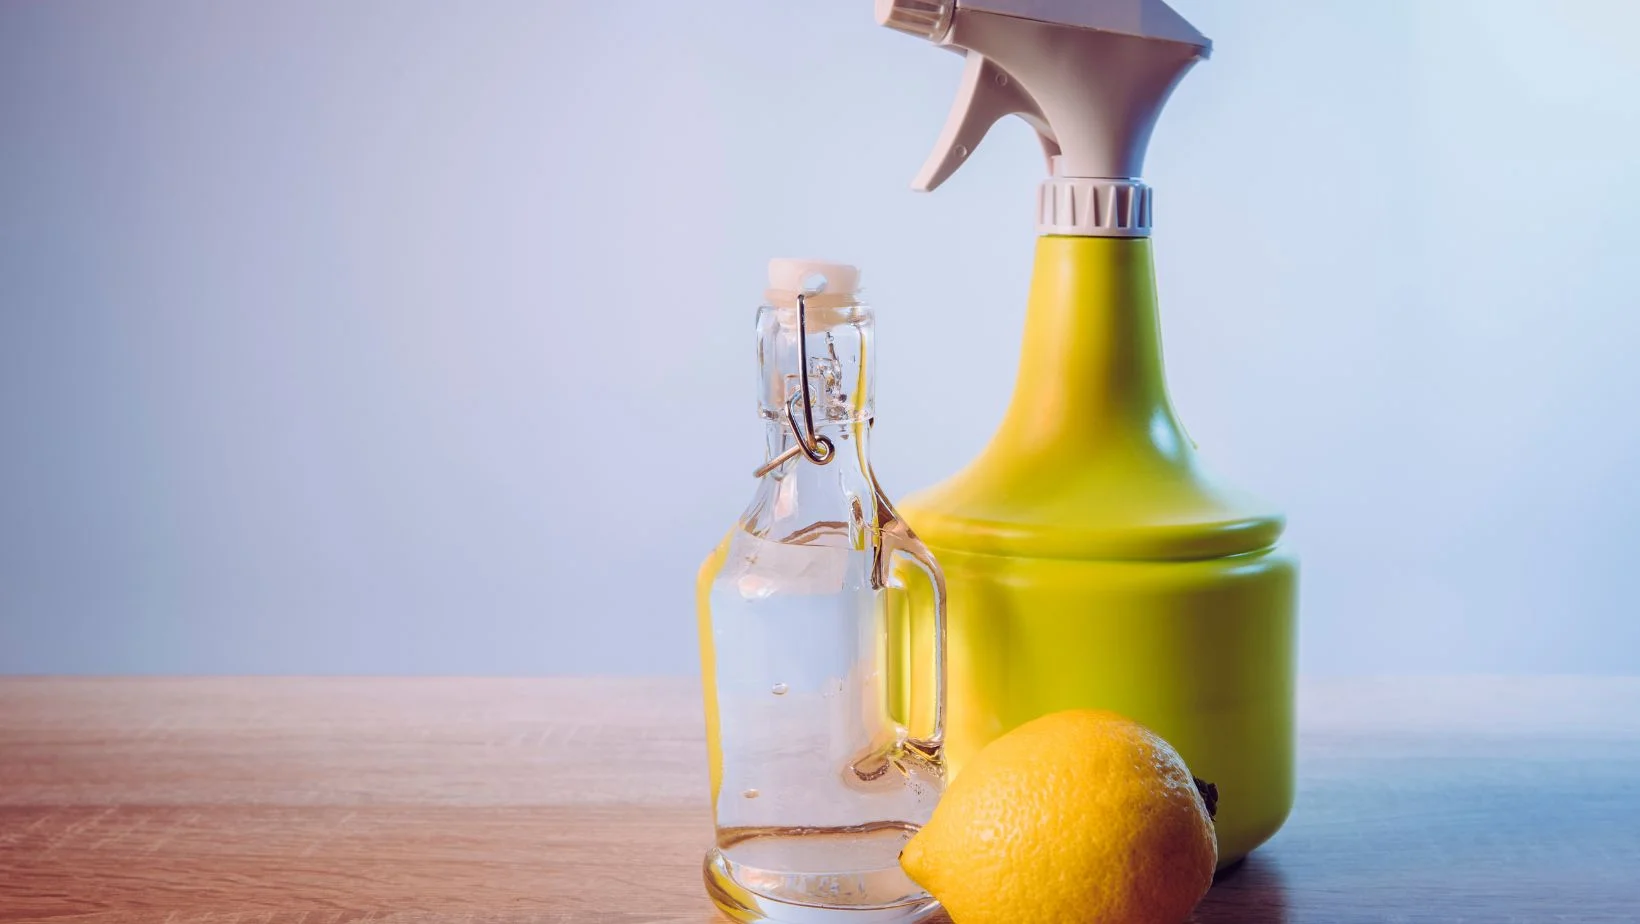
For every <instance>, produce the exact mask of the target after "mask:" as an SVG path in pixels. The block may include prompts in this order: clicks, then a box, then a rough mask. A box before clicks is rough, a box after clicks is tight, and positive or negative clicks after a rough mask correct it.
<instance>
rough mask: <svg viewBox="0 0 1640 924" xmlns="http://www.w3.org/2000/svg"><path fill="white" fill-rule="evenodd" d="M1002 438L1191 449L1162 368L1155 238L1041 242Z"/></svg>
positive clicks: (1017, 442) (1181, 453)
mask: <svg viewBox="0 0 1640 924" xmlns="http://www.w3.org/2000/svg"><path fill="white" fill-rule="evenodd" d="M998 439H999V440H1008V441H1009V442H1010V443H1011V444H1012V445H1014V446H1016V447H1018V448H1020V449H1026V450H1030V449H1036V450H1046V449H1048V448H1050V447H1052V448H1054V449H1055V450H1056V451H1057V450H1059V449H1062V448H1070V449H1072V450H1077V449H1083V450H1092V449H1096V448H1110V447H1112V446H1113V445H1123V446H1128V447H1130V448H1132V449H1135V450H1139V451H1142V452H1145V453H1146V454H1155V453H1160V454H1163V455H1166V456H1170V457H1174V458H1176V459H1180V460H1182V459H1183V458H1185V457H1188V456H1189V455H1190V449H1189V440H1188V438H1187V437H1186V436H1185V434H1184V430H1183V427H1182V426H1181V425H1180V424H1179V421H1178V417H1177V415H1176V414H1175V412H1174V410H1173V403H1172V400H1171V399H1170V398H1169V397H1168V393H1167V383H1166V380H1165V378H1164V375H1163V370H1162V345H1161V327H1160V323H1159V318H1158V315H1157V309H1156V279H1155V270H1154V267H1153V265H1152V260H1151V245H1150V240H1149V239H1148V238H1128V239H1123V238H1100V237H1069V236H1063V237H1062V236H1045V237H1042V238H1039V239H1038V242H1037V250H1036V267H1035V271H1034V273H1033V275H1032V282H1031V296H1030V306H1029V309H1028V311H1027V315H1026V321H1025V337H1024V346H1023V350H1022V355H1021V359H1020V364H1019V375H1018V378H1017V379H1016V382H1015V386H1014V395H1013V400H1012V402H1011V404H1010V406H1009V409H1008V414H1007V417H1006V418H1005V420H1004V422H1003V425H1002V428H1001V430H1000V432H999V434H998Z"/></svg>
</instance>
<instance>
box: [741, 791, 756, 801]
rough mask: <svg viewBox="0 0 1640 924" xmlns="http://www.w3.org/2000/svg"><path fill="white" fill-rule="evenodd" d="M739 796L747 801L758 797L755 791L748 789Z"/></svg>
mask: <svg viewBox="0 0 1640 924" xmlns="http://www.w3.org/2000/svg"><path fill="white" fill-rule="evenodd" d="M741 795H742V796H745V797H746V798H748V799H756V798H757V797H758V795H759V793H758V791H757V790H755V789H748V790H746V791H745V792H743V793H741Z"/></svg>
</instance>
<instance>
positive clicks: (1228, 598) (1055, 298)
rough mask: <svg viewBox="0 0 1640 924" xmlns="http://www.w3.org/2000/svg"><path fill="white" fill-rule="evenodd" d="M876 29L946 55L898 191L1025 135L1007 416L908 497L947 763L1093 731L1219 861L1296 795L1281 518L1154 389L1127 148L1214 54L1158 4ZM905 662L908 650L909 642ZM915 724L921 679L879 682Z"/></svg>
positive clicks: (1145, 259) (1135, 0) (1292, 592)
mask: <svg viewBox="0 0 1640 924" xmlns="http://www.w3.org/2000/svg"><path fill="white" fill-rule="evenodd" d="M877 20H878V22H879V23H881V24H882V25H885V26H889V27H891V28H894V29H898V30H900V31H902V32H906V33H909V34H911V35H915V36H918V37H919V38H924V39H927V40H929V41H931V42H933V43H934V44H936V45H939V46H941V47H944V48H948V49H950V50H952V51H958V52H962V53H963V54H965V55H966V56H967V66H966V68H965V69H964V71H963V76H962V84H961V88H960V90H959V91H958V93H957V99H956V102H955V104H954V105H953V106H952V108H951V114H950V117H949V119H948V120H947V122H946V124H945V129H944V131H942V132H941V134H940V138H939V141H938V143H937V144H936V145H935V148H934V152H933V154H932V156H930V157H929V159H928V161H927V163H926V164H925V165H924V166H923V169H922V172H921V173H920V174H918V176H917V178H916V180H915V182H914V183H913V185H914V187H915V188H917V189H920V190H932V189H935V188H936V187H938V186H939V185H940V184H941V183H943V182H945V181H946V180H947V179H949V178H950V177H951V175H952V174H953V173H955V172H956V171H957V170H958V169H959V168H960V167H961V166H962V165H963V163H964V162H966V161H967V160H968V158H969V157H970V156H971V155H972V154H973V152H974V149H975V148H976V147H978V145H979V144H980V142H981V141H983V140H984V138H985V135H986V133H987V132H988V131H989V130H990V128H991V126H992V125H994V124H996V122H997V121H998V120H1000V119H1002V118H1003V117H1004V116H1009V115H1017V116H1019V117H1021V118H1022V119H1024V120H1025V121H1026V122H1027V123H1029V124H1030V125H1031V127H1032V128H1034V129H1035V130H1036V133H1037V135H1038V136H1039V137H1040V139H1041V142H1042V148H1043V150H1044V151H1045V152H1046V154H1047V160H1048V173H1049V175H1048V178H1047V179H1046V180H1045V181H1043V183H1042V185H1041V187H1040V189H1039V191H1038V195H1037V231H1038V233H1039V234H1040V235H1041V236H1040V237H1039V238H1038V241H1037V248H1036V265H1035V270H1034V273H1033V277H1032V283H1031V293H1030V299H1029V306H1028V310H1027V314H1026V323H1025V337H1024V344H1023V352H1022V357H1021V362H1020V366H1019V373H1018V378H1017V380H1016V384H1015V388H1014V396H1013V400H1012V402H1011V403H1010V405H1009V408H1008V412H1007V414H1006V415H1005V417H1004V419H1003V421H1002V423H1001V425H1000V426H999V427H998V429H997V432H996V435H995V436H994V437H993V438H992V440H991V442H990V444H989V445H988V446H987V447H986V448H985V450H984V451H983V452H982V453H981V454H980V456H979V457H978V458H977V459H975V460H974V461H973V462H971V463H970V464H969V465H968V466H967V467H965V468H963V469H962V470H961V471H959V472H958V473H957V474H955V475H953V476H952V477H951V478H949V479H947V480H946V481H945V482H943V483H941V484H939V485H937V486H935V487H933V488H930V489H928V490H925V491H923V492H921V493H919V494H916V495H913V496H912V497H910V498H907V499H906V501H905V502H904V503H903V504H902V505H901V510H902V511H903V512H904V515H905V517H906V520H907V521H908V522H909V523H910V525H911V527H912V528H913V529H915V530H916V532H917V534H918V535H919V536H921V537H922V539H923V540H924V541H925V542H926V543H927V544H928V546H929V547H930V548H931V549H932V550H933V552H934V554H935V555H936V556H938V558H939V561H940V563H941V565H942V566H943V568H944V571H945V576H946V581H947V586H948V587H949V590H950V596H949V607H948V616H947V622H946V633H947V637H948V639H949V650H950V651H951V652H952V657H951V660H950V664H949V668H948V674H947V685H946V719H947V721H946V726H945V727H946V745H947V750H946V756H947V760H948V762H949V765H950V767H951V768H952V769H953V772H954V773H956V774H958V775H960V773H961V771H962V765H963V764H964V762H965V761H966V760H967V759H968V758H969V757H970V756H972V755H973V754H974V753H975V752H976V751H978V750H979V749H980V748H981V747H983V746H984V745H985V744H986V743H987V742H989V741H990V740H991V739H993V738H995V737H997V736H998V735H1000V734H1002V733H1003V732H1005V731H1007V730H1008V729H1010V728H1013V727H1015V726H1017V725H1019V724H1021V723H1023V722H1026V721H1029V720H1030V719H1033V718H1036V717H1037V716H1040V715H1043V714H1044V713H1048V712H1053V711H1056V710H1060V709H1068V708H1076V707H1092V708H1105V709H1113V710H1115V711H1117V712H1121V713H1123V714H1126V715H1128V716H1130V717H1132V718H1134V719H1137V720H1138V721H1140V722H1142V723H1144V724H1145V725H1147V726H1149V727H1150V728H1151V729H1153V730H1154V731H1156V732H1157V733H1159V734H1161V735H1162V736H1163V737H1164V738H1166V739H1168V741H1170V742H1171V743H1172V744H1173V745H1174V746H1175V747H1176V748H1177V749H1178V750H1179V752H1180V754H1181V755H1183V756H1184V758H1185V760H1186V761H1187V762H1188V763H1189V765H1190V767H1191V770H1192V771H1193V772H1194V773H1195V774H1196V775H1197V776H1199V777H1201V778H1203V779H1207V780H1212V781H1214V782H1215V783H1216V784H1217V785H1218V787H1219V791H1220V795H1221V798H1220V802H1219V805H1220V812H1219V816H1218V821H1217V833H1218V837H1219V855H1220V862H1221V865H1227V864H1230V863H1233V862H1235V861H1236V860H1238V859H1240V858H1241V857H1242V856H1243V855H1245V854H1246V853H1247V852H1248V851H1250V850H1252V849H1253V848H1254V847H1256V846H1257V845H1258V844H1260V843H1262V842H1263V841H1264V840H1265V839H1267V838H1268V837H1269V836H1270V835H1272V834H1274V833H1275V831H1276V830H1277V829H1278V828H1279V827H1280V826H1281V824H1282V822H1283V820H1284V819H1285V818H1286V816H1287V812H1288V810H1289V809H1290V808H1291V805H1292V796H1293V676H1294V660H1295V659H1294V635H1295V632H1296V587H1297V564H1296V561H1295V560H1294V558H1293V557H1292V555H1291V553H1290V552H1289V551H1288V550H1287V549H1286V548H1285V547H1284V546H1282V545H1280V544H1278V543H1279V539H1280V536H1281V533H1282V531H1283V528H1284V525H1285V522H1284V520H1283V518H1282V517H1281V515H1280V514H1279V513H1277V512H1276V511H1274V510H1273V509H1272V508H1271V507H1269V505H1267V504H1265V503H1264V502H1263V501H1261V500H1258V499H1257V498H1254V497H1251V496H1249V495H1247V494H1244V493H1242V492H1240V491H1237V490H1235V489H1233V488H1231V487H1229V486H1227V485H1225V484H1223V483H1222V482H1220V481H1217V480H1216V479H1214V478H1212V477H1211V476H1210V475H1208V474H1207V472H1206V471H1205V470H1204V469H1203V467H1202V466H1201V464H1200V462H1199V460H1198V459H1197V456H1196V449H1195V445H1194V444H1193V443H1192V442H1191V440H1190V439H1189V437H1188V436H1186V434H1185V432H1184V428H1183V426H1182V425H1181V424H1180V422H1179V419H1178V415H1177V414H1176V412H1175V411H1174V408H1173V403H1172V400H1171V398H1170V397H1169V395H1168V392H1167V386H1166V381H1165V378H1164V376H1163V372H1162V358H1161V335H1160V330H1159V325H1158V315H1157V306H1156V281H1155V273H1154V270H1153V268H1152V262H1151V244H1150V240H1149V238H1150V231H1151V221H1152V204H1153V200H1152V195H1151V190H1150V187H1149V186H1147V185H1145V183H1144V181H1143V180H1142V179H1141V177H1142V176H1143V172H1144V160H1145V150H1146V148H1147V146H1148V145H1149V143H1150V136H1151V132H1152V129H1153V128H1154V127H1155V125H1156V120H1157V117H1158V116H1159V115H1160V113H1161V109H1162V107H1163V105H1164V104H1165V103H1166V102H1167V99H1168V97H1169V96H1170V95H1171V94H1172V92H1173V89H1174V87H1175V86H1177V85H1178V83H1179V81H1180V80H1181V79H1182V78H1183V77H1184V75H1185V73H1186V72H1187V71H1189V70H1190V68H1191V67H1192V66H1194V65H1195V64H1196V63H1197V62H1198V61H1201V60H1203V59H1204V58H1206V57H1207V56H1208V54H1209V52H1210V51H1211V50H1212V43H1211V42H1210V41H1208V39H1207V38H1206V37H1205V36H1203V35H1202V34H1201V32H1199V31H1197V30H1196V28H1195V27H1194V26H1192V25H1191V24H1190V23H1189V22H1186V21H1185V19H1184V18H1183V17H1182V16H1180V15H1179V14H1178V13H1176V12H1174V11H1173V10H1172V9H1171V8H1169V7H1168V6H1167V4H1166V3H1163V2H1162V0H877ZM903 632H904V635H905V637H906V638H907V639H908V640H909V644H912V645H913V646H915V643H916V641H917V639H918V638H919V637H920V636H921V633H922V630H921V629H920V628H919V626H917V625H916V624H914V623H910V622H908V624H907V625H906V626H905V627H904V630H903ZM900 686H901V687H902V688H903V691H902V693H901V694H900V695H901V697H902V699H903V701H904V702H905V703H906V704H907V705H906V706H905V707H904V711H905V712H906V713H907V716H906V718H907V720H908V721H911V722H912V723H913V724H916V723H917V722H918V721H921V720H923V717H920V716H918V715H917V714H916V713H917V712H918V708H917V706H916V704H917V703H919V702H923V701H926V700H927V697H926V695H919V694H921V693H922V691H921V690H920V686H919V682H918V681H916V680H915V679H913V678H910V677H907V678H905V679H903V680H902V682H901V684H900Z"/></svg>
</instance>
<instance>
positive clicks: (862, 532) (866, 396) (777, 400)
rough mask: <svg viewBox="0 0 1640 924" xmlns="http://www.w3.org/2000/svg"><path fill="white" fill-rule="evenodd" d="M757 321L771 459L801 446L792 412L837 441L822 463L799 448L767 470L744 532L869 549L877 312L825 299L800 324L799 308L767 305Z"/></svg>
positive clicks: (873, 509)
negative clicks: (817, 538) (817, 536)
mask: <svg viewBox="0 0 1640 924" xmlns="http://www.w3.org/2000/svg"><path fill="white" fill-rule="evenodd" d="M757 327H758V366H759V369H758V379H759V383H760V386H759V401H758V412H759V415H760V416H761V417H762V418H763V421H764V426H765V434H764V442H765V456H764V461H766V462H767V461H770V460H774V459H779V458H785V457H786V455H787V453H789V452H790V451H791V450H792V449H793V447H795V446H796V445H797V434H796V432H794V430H793V427H792V425H791V423H790V421H789V419H788V414H789V415H790V416H791V417H795V418H796V421H797V426H798V427H799V428H801V429H802V431H803V432H804V433H805V434H807V433H808V421H809V419H810V418H811V417H812V419H813V422H814V431H813V434H812V436H813V437H814V438H815V440H816V442H818V441H819V439H820V438H824V439H826V440H829V441H830V443H831V446H832V452H831V456H830V457H829V458H828V459H827V461H826V462H825V463H824V464H820V463H817V462H814V461H812V460H811V459H809V458H808V456H807V455H806V454H804V453H803V452H802V451H798V452H797V453H796V454H794V455H792V456H791V457H790V458H787V461H785V462H784V463H783V464H781V465H779V466H777V467H775V468H774V469H772V470H770V471H769V472H768V473H767V474H765V475H764V476H763V477H762V478H761V479H760V480H759V483H758V488H757V494H756V495H755V496H754V497H753V500H752V503H751V506H750V507H748V508H747V511H746V514H745V515H744V516H743V517H742V521H743V523H744V525H745V528H746V529H748V530H750V531H752V532H753V533H756V534H757V535H760V536H763V537H765V538H769V539H772V540H775V541H810V539H809V538H808V537H810V536H812V535H813V534H815V532H816V531H819V533H821V534H823V535H825V536H826V537H828V538H827V539H825V540H824V541H826V542H827V543H830V544H845V545H848V546H851V547H856V548H864V547H865V546H866V545H867V544H869V542H870V541H871V540H870V539H869V532H870V527H871V525H872V524H873V523H874V522H875V518H876V514H877V503H876V490H875V486H876V482H875V478H874V477H873V475H872V472H871V461H870V458H871V457H870V437H871V415H872V413H873V372H874V367H875V365H876V354H875V343H874V339H873V319H872V313H871V309H869V308H867V307H865V306H864V305H859V304H854V303H852V302H850V303H848V304H843V305H830V306H828V305H826V304H825V303H824V302H820V303H819V304H817V305H815V306H812V307H810V308H809V309H808V311H807V321H806V328H804V329H802V330H800V328H799V325H798V323H797V312H796V309H795V307H793V306H765V307H764V308H763V309H762V310H761V311H760V312H759V313H758V324H757ZM805 332H806V336H805V335H804V334H805ZM800 337H801V339H800ZM805 357H806V359H807V370H806V372H807V374H806V375H805V374H804V371H805V367H804V359H805ZM805 382H806V383H807V386H808V391H807V394H808V413H807V414H805V412H804V403H803V401H802V400H794V399H800V397H801V395H802V394H803V390H804V384H805Z"/></svg>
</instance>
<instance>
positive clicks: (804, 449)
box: [752, 295, 837, 478]
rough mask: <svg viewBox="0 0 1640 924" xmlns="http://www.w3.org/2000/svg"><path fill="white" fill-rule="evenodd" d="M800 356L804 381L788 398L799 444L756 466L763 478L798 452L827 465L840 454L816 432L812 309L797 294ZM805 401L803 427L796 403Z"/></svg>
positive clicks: (788, 410)
mask: <svg viewBox="0 0 1640 924" xmlns="http://www.w3.org/2000/svg"><path fill="white" fill-rule="evenodd" d="M797 356H798V363H799V364H800V367H799V368H800V370H801V373H800V374H801V381H800V382H799V386H798V389H797V394H795V395H792V396H791V397H790V398H788V399H787V400H786V424H787V425H788V426H790V427H791V428H792V436H794V437H796V438H797V445H795V446H793V447H791V448H790V449H787V450H786V451H785V452H782V453H781V454H780V455H778V456H775V457H774V458H772V459H770V460H769V461H767V462H765V463H763V464H762V465H760V466H758V467H757V470H756V471H754V472H752V477H754V478H762V477H763V476H764V475H767V474H768V473H770V472H772V471H774V470H775V469H777V468H779V467H780V466H782V465H785V464H786V463H787V462H789V461H791V460H792V459H795V458H797V454H798V453H800V452H801V453H802V454H803V455H805V456H808V457H809V461H810V462H813V463H814V464H815V465H825V464H826V463H827V462H830V461H831V460H832V459H833V458H834V457H835V456H836V454H837V447H836V446H835V445H833V444H832V442H831V438H830V437H825V436H815V435H814V405H813V404H812V403H811V402H810V401H809V309H808V304H807V303H806V301H805V299H804V297H803V296H801V295H799V296H797ZM799 401H801V402H803V424H804V426H803V427H799V426H798V425H797V402H799Z"/></svg>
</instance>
